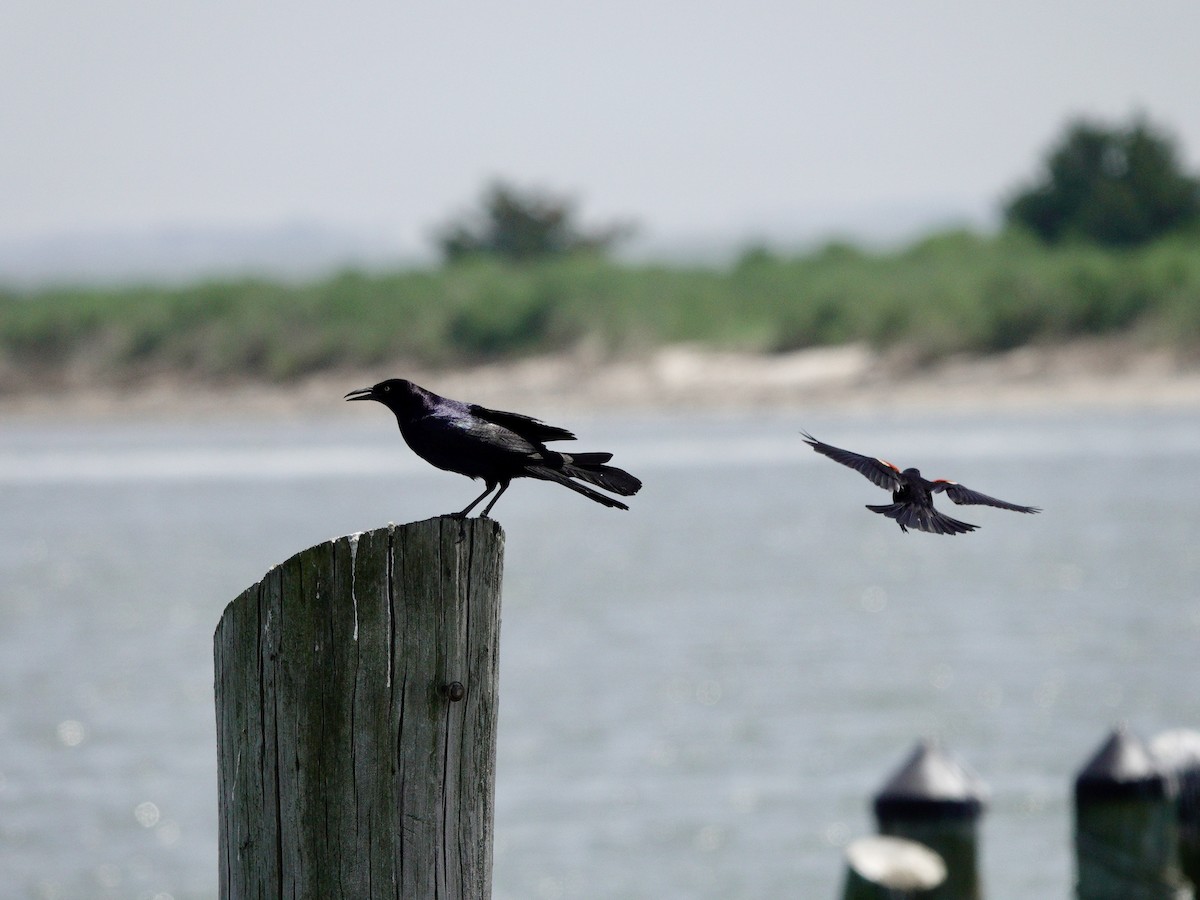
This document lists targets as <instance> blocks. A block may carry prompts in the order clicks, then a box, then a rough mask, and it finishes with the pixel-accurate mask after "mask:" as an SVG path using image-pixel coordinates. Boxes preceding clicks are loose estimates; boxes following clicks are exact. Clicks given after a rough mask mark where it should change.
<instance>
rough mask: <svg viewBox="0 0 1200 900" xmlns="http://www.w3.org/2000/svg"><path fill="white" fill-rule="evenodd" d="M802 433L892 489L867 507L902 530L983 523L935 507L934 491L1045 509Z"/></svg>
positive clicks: (963, 528) (954, 530) (949, 529)
mask: <svg viewBox="0 0 1200 900" xmlns="http://www.w3.org/2000/svg"><path fill="white" fill-rule="evenodd" d="M800 433H801V434H803V435H804V443H806V444H808V445H809V446H810V447H812V448H813V449H814V450H816V451H817V452H818V453H820V454H822V455H823V456H828V457H829V458H830V459H832V460H833V461H834V462H840V463H841V464H842V465H843V466H849V467H850V468H851V469H854V470H855V471H857V472H859V473H861V474H863V475H865V476H866V477H867V478H869V479H871V481H873V482H875V484H877V485H879V487H881V488H884V489H885V490H889V491H891V492H892V502H891V503H885V504H881V505H879V506H872V505H871V504H869V503H868V504H867V509H869V510H871V512H877V513H880V514H881V515H884V516H887V517H888V518H889V519H895V520H896V524H898V525H899V526H900V530H901V531H904V532H907V531H908V529H909V528H916V529H917V530H918V531H928V532H931V533H932V534H965V533H966V532H968V531H974V530H975V529H976V528H978V527H979V526H978V525H971V524H970V523H969V522H960V521H959V520H958V519H952V518H950V517H949V516H947V515H944V514H943V513H940V512H938V511H937V510H936V509H934V508H933V495H934V494H936V493H939V492H942V491H944V492H945V494H946V496H947V497H949V498H950V499H951V500H953V501H954V502H955V503H959V504H975V505H980V504H981V505H984V506H997V507H999V508H1000V509H1011V510H1015V511H1016V512H1023V513H1037V512H1041V509H1039V508H1038V507H1036V506H1018V505H1017V504H1016V503H1009V502H1008V501H1006V500H997V499H996V498H995V497H989V496H988V495H987V494H981V493H979V492H978V491H973V490H971V489H970V488H968V487H964V486H963V485H961V484H959V483H958V482H957V481H950V480H948V479H945V478H935V479H933V480H932V481H930V480H929V479H928V478H924V477H922V475H921V471H920V470H919V469H905V470H904V471H903V472H902V471H900V467H899V466H896V465H894V464H893V463H890V462H888V461H887V460H886V459H877V458H876V457H873V456H863V455H862V454H861V453H853V452H851V451H849V450H843V449H842V448H840V447H831V446H830V445H829V444H823V443H821V442H820V441H818V440H817V439H816V438H815V437H813V436H812V435H811V434H809V433H808V432H806V431H802V432H800Z"/></svg>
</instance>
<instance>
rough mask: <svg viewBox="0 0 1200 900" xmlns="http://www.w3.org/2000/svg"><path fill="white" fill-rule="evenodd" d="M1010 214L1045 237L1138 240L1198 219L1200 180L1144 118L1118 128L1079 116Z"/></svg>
mask: <svg viewBox="0 0 1200 900" xmlns="http://www.w3.org/2000/svg"><path fill="white" fill-rule="evenodd" d="M1004 213H1005V218H1006V220H1007V221H1008V223H1009V224H1011V225H1017V226H1021V227H1024V228H1027V229H1029V230H1030V231H1032V232H1033V233H1034V234H1036V235H1038V237H1040V238H1041V239H1042V240H1043V241H1045V242H1046V243H1050V244H1054V243H1058V242H1061V241H1063V240H1070V239H1082V240H1086V241H1091V242H1094V243H1098V244H1105V245H1108V246H1133V245H1136V244H1142V243H1145V242H1147V241H1151V240H1153V239H1155V238H1157V237H1159V236H1161V235H1163V234H1166V233H1167V232H1170V231H1173V230H1175V229H1178V228H1181V227H1184V226H1186V225H1189V224H1192V223H1194V222H1197V221H1200V182H1198V181H1197V180H1196V179H1195V178H1193V177H1190V176H1189V175H1188V174H1187V173H1185V172H1184V171H1183V168H1182V166H1181V164H1180V161H1179V155H1178V153H1177V152H1176V149H1175V145H1174V143H1173V142H1172V141H1171V140H1170V138H1168V137H1167V136H1165V135H1164V134H1162V133H1161V132H1158V131H1156V130H1155V129H1154V128H1152V127H1151V126H1150V125H1149V124H1148V123H1147V122H1146V121H1145V120H1144V119H1142V118H1140V117H1139V118H1137V119H1135V120H1134V121H1133V123H1132V124H1130V125H1128V126H1124V127H1117V128H1108V127H1105V126H1103V125H1100V124H1097V123H1095V122H1088V121H1076V122H1074V123H1072V124H1071V125H1069V126H1068V128H1067V131H1066V134H1065V135H1064V136H1063V138H1062V139H1061V140H1060V142H1059V143H1058V144H1057V145H1056V146H1055V147H1054V148H1053V149H1052V150H1051V151H1050V153H1049V154H1048V156H1047V158H1046V162H1045V168H1044V171H1043V174H1042V176H1041V178H1040V180H1038V181H1037V182H1036V183H1035V184H1034V185H1033V186H1032V187H1030V188H1028V189H1026V190H1024V191H1022V192H1020V193H1018V194H1017V195H1016V196H1015V197H1014V198H1013V199H1012V200H1011V201H1010V202H1009V203H1008V205H1007V206H1006V207H1005V210H1004Z"/></svg>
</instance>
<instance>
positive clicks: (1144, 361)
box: [0, 340, 1200, 421]
mask: <svg viewBox="0 0 1200 900" xmlns="http://www.w3.org/2000/svg"><path fill="white" fill-rule="evenodd" d="M388 377H404V378H409V379H410V380H412V381H415V382H417V383H418V384H421V385H423V386H425V387H428V388H430V389H431V390H434V391H436V392H437V393H441V394H445V395H446V396H450V397H456V398H460V399H466V400H470V401H472V402H475V403H480V404H482V405H485V406H492V407H496V408H500V409H512V410H518V411H522V412H527V413H529V414H532V415H537V416H539V417H541V416H549V415H553V414H557V413H559V412H565V411H573V412H586V411H617V410H641V411H656V410H663V411H681V410H737V409H754V408H778V409H838V410H846V411H862V412H868V411H871V410H876V409H879V410H888V411H895V410H897V409H914V410H933V409H944V410H962V411H966V410H986V409H997V410H1014V409H1028V410H1052V409H1057V408H1071V409H1087V408H1100V409H1136V408H1174V409H1195V410H1197V411H1198V412H1200V359H1187V358H1183V357H1181V356H1180V355H1179V354H1177V353H1175V352H1173V351H1170V350H1168V349H1163V348H1153V347H1143V346H1139V345H1137V344H1136V343H1133V342H1131V341H1129V340H1095V341H1076V342H1072V343H1069V344H1061V345H1055V346H1045V347H1036V346H1035V347H1024V348H1020V349H1017V350H1013V351H1010V352H1007V353H1002V354H996V355H991V356H984V357H950V358H947V359H945V360H941V361H938V362H935V363H932V364H925V365H922V364H918V363H916V362H914V361H913V360H911V359H905V358H904V357H903V356H899V355H895V354H892V355H889V354H881V353H878V352H875V351H873V350H871V349H870V348H867V347H865V346H861V345H849V346H842V347H822V348H813V349H808V350H801V351H796V352H793V353H786V354H777V355H761V354H749V353H733V352H723V351H714V350H711V349H707V348H703V347H696V346H670V347H664V348H661V349H659V350H656V351H653V352H649V353H646V354H644V355H641V356H637V357H630V358H624V359H615V360H614V359H609V358H601V357H599V356H595V355H590V354H588V353H585V352H580V353H575V354H565V355H558V356H550V357H537V358H531V359H524V360H519V361H514V362H504V363H494V364H488V365H480V366H473V367H469V368H462V369H454V370H430V369H423V368H420V367H415V366H407V365H405V364H404V363H403V362H402V361H397V362H396V363H394V364H390V365H387V366H381V367H379V368H377V369H372V370H370V371H338V372H325V373H322V374H320V375H316V376H312V377H308V378H303V379H299V380H297V381H291V382H286V383H261V382H254V381H236V382H231V383H228V384H213V383H208V382H200V383H195V382H193V381H191V380H189V379H187V378H186V377H184V376H180V375H177V374H172V373H161V374H157V375H154V376H152V377H147V378H145V379H143V380H141V381H136V382H133V383H128V384H121V385H113V384H107V383H105V382H103V381H97V380H96V379H94V378H92V379H88V378H83V377H80V378H77V379H72V378H63V379H61V380H60V382H59V383H58V384H56V385H54V386H52V387H49V388H45V389H39V388H37V387H26V388H23V389H19V390H12V391H10V392H8V393H7V394H2V395H0V417H3V418H6V419H34V420H44V419H55V420H59V421H86V420H93V419H118V420H119V419H134V420H164V421H168V420H174V419H196V418H238V417H251V418H254V419H262V418H272V417H279V418H296V417H300V416H305V415H313V414H321V415H338V414H341V413H342V412H344V409H345V407H344V404H343V403H342V395H343V394H345V393H346V392H347V391H349V390H352V389H353V388H357V387H362V386H365V385H369V384H372V383H374V382H376V381H379V380H382V379H383V378H388Z"/></svg>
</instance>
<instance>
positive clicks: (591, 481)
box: [345, 378, 642, 518]
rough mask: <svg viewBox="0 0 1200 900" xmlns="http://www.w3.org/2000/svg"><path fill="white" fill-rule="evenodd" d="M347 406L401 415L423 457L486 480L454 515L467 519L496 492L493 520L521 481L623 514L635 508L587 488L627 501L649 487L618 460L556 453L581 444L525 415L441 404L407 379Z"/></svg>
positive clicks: (358, 395)
mask: <svg viewBox="0 0 1200 900" xmlns="http://www.w3.org/2000/svg"><path fill="white" fill-rule="evenodd" d="M345 399H347V400H377V401H379V402H380V403H382V404H383V405H384V406H386V407H387V408H388V409H390V410H391V411H392V412H393V413H395V415H396V421H397V422H398V423H399V425H400V434H401V435H403V437H404V440H405V442H406V443H407V444H408V446H409V447H411V448H412V451H413V452H414V453H416V454H417V456H419V457H421V459H423V460H425V461H426V462H427V463H430V464H431V465H434V466H437V468H439V469H445V470H446V471H448V472H458V473H459V474H460V475H466V476H468V477H470V478H482V479H483V482H484V484H486V485H487V488H486V490H484V492H483V493H482V494H480V495H479V496H478V497H476V498H475V499H474V500H472V501H471V502H470V503H469V504H468V505H467V507H466V509H464V510H463V511H462V512H459V513H455V514H454V515H456V516H458V517H460V518H461V517H464V516H466V515H467V514H468V513H469V512H470V511H471V510H472V509H474V508H475V506H476V505H477V504H478V503H479V502H480V501H481V500H482V499H483V498H484V497H486V496H487V495H488V494H490V493H491V492H492V491H493V490H495V491H496V495H495V496H494V497H492V499H491V502H489V503H488V505H487V506H485V507H484V509H483V512H482V513H480V515H481V516H483V517H486V516H487V514H488V513H489V512H491V511H492V507H493V506H495V505H496V501H497V500H499V499H500V495H501V494H503V493H504V492H505V491H506V490H508V485H509V482H511V481H512V480H513V479H514V478H540V479H542V480H543V481H553V482H556V483H558V484H561V485H563V486H564V487H569V488H570V489H571V490H573V491H576V492H578V493H580V494H583V496H585V497H587V498H588V499H589V500H595V501H596V502H597V503H602V504H604V505H605V506H610V507H615V508H617V509H629V507H628V506H626V505H625V504H624V503H622V502H621V501H620V500H614V499H613V498H612V497H609V496H607V495H605V494H602V493H600V492H599V491H596V490H593V489H592V488H591V487H588V485H595V486H596V487H600V488H603V489H604V490H606V491H611V492H612V493H614V494H619V495H620V496H622V497H629V496H632V495H633V494H636V493H637V492H638V490H639V489H640V488H641V486H642V483H641V482H640V481H639V480H638V479H637V478H634V477H633V476H632V475H630V474H629V473H628V472H626V471H624V470H623V469H618V468H616V467H615V466H608V465H605V463H607V462H608V461H609V460H610V459H612V454H611V453H559V452H558V451H556V450H551V449H549V448H548V447H547V446H546V444H547V442H550V441H570V440H574V439H575V435H573V434H572V433H571V432H569V431H567V430H566V429H563V428H557V427H555V426H553V425H547V424H545V423H544V422H540V421H538V420H537V419H532V418H530V417H529V416H522V415H520V414H518V413H511V412H503V411H501V410H498V409H487V408H486V407H483V406H478V405H476V404H474V403H464V402H462V401H461V400H451V399H450V398H449V397H441V396H439V395H437V394H435V393H433V392H432V391H427V390H425V388H423V387H418V386H417V385H415V384H413V383H412V382H411V381H406V380H405V379H403V378H389V379H388V380H387V381H381V382H379V384H376V385H374V386H373V387H369V388H360V389H359V390H356V391H351V392H350V393H348V394H347V395H346V398H345ZM580 482H586V484H581V483H580ZM497 488H499V490H496V489H497Z"/></svg>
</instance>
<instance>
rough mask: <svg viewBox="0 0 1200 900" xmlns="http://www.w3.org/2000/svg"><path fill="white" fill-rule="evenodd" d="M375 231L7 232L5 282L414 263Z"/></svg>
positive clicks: (126, 279)
mask: <svg viewBox="0 0 1200 900" xmlns="http://www.w3.org/2000/svg"><path fill="white" fill-rule="evenodd" d="M412 261H413V255H412V254H409V255H408V257H407V258H406V257H405V255H404V254H403V252H402V250H401V249H400V248H397V247H394V246H390V245H389V244H388V243H387V242H386V241H384V240H381V239H378V238H373V237H371V236H369V235H365V234H362V233H358V232H354V231H350V230H339V229H334V228H327V227H323V226H319V225H311V224H294V225H286V226H281V227H276V228H265V229H264V228H249V227H247V228H203V227H168V228H159V229H154V230H148V231H113V232H95V233H89V232H74V233H66V234H58V235H51V236H48V237H37V238H8V239H5V238H0V284H7V285H13V286H18V287H37V286H43V285H48V284H80V283H88V284H97V283H102V284H125V283H131V282H152V283H156V284H180V283H184V282H189V281H194V280H196V279H198V278H208V277H225V276H242V275H256V276H264V277H270V278H274V279H280V280H286V281H293V280H300V279H306V278H311V277H314V276H320V275H325V274H328V273H329V272H331V271H334V270H336V269H340V268H346V267H358V268H368V269H375V268H381V267H384V266H395V265H400V264H404V263H411V262H412Z"/></svg>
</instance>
